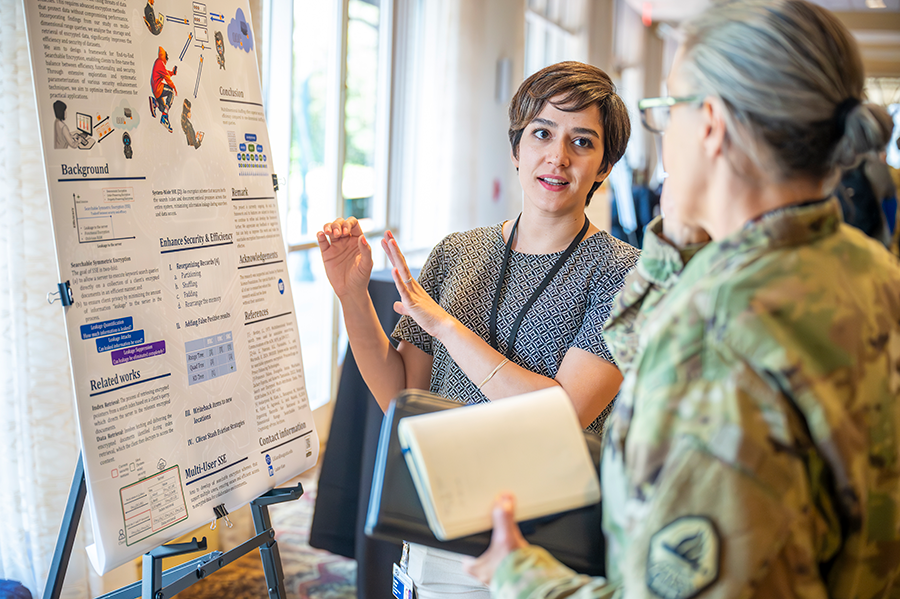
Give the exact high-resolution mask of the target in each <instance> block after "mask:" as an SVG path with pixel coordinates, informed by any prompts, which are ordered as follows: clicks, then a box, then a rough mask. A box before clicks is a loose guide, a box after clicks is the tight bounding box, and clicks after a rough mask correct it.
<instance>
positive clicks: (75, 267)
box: [24, 0, 319, 573]
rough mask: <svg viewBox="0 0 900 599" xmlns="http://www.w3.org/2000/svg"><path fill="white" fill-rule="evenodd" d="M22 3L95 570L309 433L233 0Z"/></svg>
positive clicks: (245, 492)
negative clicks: (67, 296)
mask: <svg viewBox="0 0 900 599" xmlns="http://www.w3.org/2000/svg"><path fill="white" fill-rule="evenodd" d="M24 5H25V11H26V20H27V27H28V41H29V50H30V53H31V60H32V65H33V70H34V81H35V94H36V101H37V106H38V118H39V121H40V135H41V140H42V142H43V151H44V164H45V167H46V176H47V180H48V183H49V191H50V204H51V212H52V221H53V231H54V237H55V244H56V252H57V259H58V262H59V274H60V280H61V281H62V282H64V283H67V284H68V285H69V288H70V290H71V295H72V298H73V303H72V305H71V306H69V307H67V308H65V320H66V329H67V334H68V344H69V353H70V356H71V361H72V373H73V378H74V386H75V396H76V401H77V404H78V406H77V408H78V409H77V412H78V421H79V427H80V433H81V440H82V451H83V459H84V466H85V473H86V478H87V486H88V505H89V508H90V510H91V514H92V516H93V517H92V521H93V526H94V530H93V533H94V545H92V546H91V547H89V549H88V552H89V554H90V557H91V560H92V561H93V563H94V566H95V568H96V570H97V571H98V572H100V573H104V572H106V571H108V570H110V569H112V568H114V567H116V566H118V565H120V564H123V563H125V562H126V561H128V560H130V559H132V558H134V557H136V556H138V555H141V554H142V553H145V552H146V551H148V550H150V549H152V548H154V547H156V546H158V545H160V544H162V543H165V542H167V541H170V540H172V539H173V538H176V537H177V536H179V535H181V534H183V533H185V532H188V531H190V530H193V529H195V528H197V527H199V526H202V525H204V524H210V523H211V522H213V520H215V512H214V508H216V507H218V506H224V507H225V509H226V510H227V511H228V512H231V511H233V510H235V509H237V508H239V507H241V506H242V505H245V504H246V503H248V502H249V501H251V500H253V499H255V498H256V497H258V496H259V495H261V494H263V493H264V492H266V491H267V490H268V489H270V488H272V487H275V486H276V485H279V484H281V483H284V482H286V481H287V480H289V479H291V478H293V477H294V476H296V475H297V474H299V473H301V472H303V471H304V470H306V469H308V468H310V467H312V466H313V465H314V464H315V463H316V460H317V458H318V449H319V442H318V438H317V436H316V431H315V428H314V425H313V419H312V413H311V411H310V408H309V404H308V401H307V396H306V387H305V383H304V376H303V367H302V362H301V356H300V339H299V335H298V329H297V316H298V315H297V314H295V312H294V302H293V299H292V297H291V288H290V285H289V276H288V271H287V266H286V256H285V248H284V242H283V240H282V237H281V229H280V225H279V217H278V209H277V201H276V197H275V190H274V186H273V177H272V175H273V170H272V157H271V153H270V152H271V148H270V147H269V138H268V133H267V130H266V120H265V115H264V111H263V104H262V94H261V91H260V84H259V74H258V69H257V57H256V52H257V47H258V44H257V40H256V39H255V37H254V35H253V28H252V27H251V15H250V13H249V7H248V5H247V3H246V2H245V1H240V0H219V1H216V2H191V1H186V0H155V1H154V0H28V1H27V2H25V3H24ZM276 126H277V125H276ZM48 242H49V240H48ZM306 317H309V315H306ZM73 457H74V456H73Z"/></svg>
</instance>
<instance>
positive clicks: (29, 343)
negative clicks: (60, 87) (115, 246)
mask: <svg viewBox="0 0 900 599" xmlns="http://www.w3.org/2000/svg"><path fill="white" fill-rule="evenodd" d="M28 1H30V0H28ZM23 10H24V9H23V4H22V0H0V48H2V56H3V60H4V68H3V76H2V77H0V98H2V99H0V190H2V193H0V386H2V387H0V578H2V579H10V580H17V581H19V582H21V583H22V584H24V585H25V586H26V587H28V588H29V589H30V590H31V591H32V593H33V594H35V595H36V596H40V593H42V592H43V587H44V584H45V582H46V576H47V570H48V568H49V565H50V560H51V558H52V555H53V550H54V547H55V544H56V537H57V532H58V529H59V525H60V521H61V518H62V513H63V510H64V508H65V504H66V498H67V496H68V491H69V486H70V484H71V482H72V472H73V470H74V467H75V462H76V459H77V457H78V440H77V429H76V421H75V412H74V401H73V399H72V383H71V374H70V369H69V359H68V352H67V349H66V336H65V329H64V322H63V312H62V308H61V307H60V304H59V302H57V303H55V304H53V305H49V304H48V303H47V300H46V296H47V292H48V291H51V290H53V289H55V288H56V283H57V280H56V279H57V269H56V255H55V251H54V246H53V235H52V232H51V227H50V211H49V207H48V202H47V186H46V181H45V178H44V168H43V164H42V161H41V145H40V143H41V142H40V137H39V135H38V122H37V116H36V109H35V104H34V92H33V89H32V80H31V69H30V66H29V59H28V46H27V44H26V41H25V18H24V13H23ZM83 537H84V535H83V533H80V534H79V539H78V540H77V541H76V545H75V548H74V551H73V555H72V561H71V562H70V565H69V568H68V573H67V576H66V584H65V590H64V593H63V594H64V596H65V597H87V596H88V592H89V591H88V568H89V566H88V564H87V560H86V557H85V553H84V539H83Z"/></svg>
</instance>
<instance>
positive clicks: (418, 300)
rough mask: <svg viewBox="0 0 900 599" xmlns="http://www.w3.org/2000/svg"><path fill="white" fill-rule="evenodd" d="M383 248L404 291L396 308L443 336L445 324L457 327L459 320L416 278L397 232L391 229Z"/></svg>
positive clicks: (433, 334) (436, 336)
mask: <svg viewBox="0 0 900 599" xmlns="http://www.w3.org/2000/svg"><path fill="white" fill-rule="evenodd" d="M381 247H382V248H384V252H385V253H386V254H387V256H388V259H389V260H390V261H391V265H392V266H393V267H394V268H393V270H392V271H391V274H392V275H393V277H394V284H395V285H396V286H397V291H398V292H399V293H400V301H399V302H394V311H395V312H397V314H405V315H407V316H410V317H412V319H413V320H415V321H416V323H417V324H418V325H419V326H420V327H422V328H423V329H424V330H425V332H427V333H428V334H429V335H431V336H432V337H435V338H437V339H441V338H442V335H443V334H444V333H445V332H446V331H445V327H447V326H453V323H454V322H456V320H455V319H454V318H453V317H452V316H450V315H449V314H447V311H446V310H444V309H443V308H441V307H440V306H439V305H438V303H437V302H435V301H434V300H433V299H432V298H431V296H430V295H428V292H426V291H425V289H424V288H422V286H421V285H419V282H418V281H416V280H415V278H413V276H412V273H411V272H410V271H409V266H407V265H406V258H404V257H403V253H402V252H401V251H400V246H398V245H397V240H396V239H394V235H393V233H391V232H390V231H387V232H386V233H385V234H384V239H382V240H381Z"/></svg>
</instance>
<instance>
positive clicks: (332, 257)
mask: <svg viewBox="0 0 900 599" xmlns="http://www.w3.org/2000/svg"><path fill="white" fill-rule="evenodd" d="M316 241H318V242H319V251H321V252H322V261H323V262H324V263H325V275H326V276H327V277H328V282H329V283H331V287H332V288H333V289H334V292H335V294H336V295H337V296H338V298H341V299H343V298H344V297H347V296H349V295H351V294H354V293H365V292H366V288H367V286H368V284H369V276H370V275H371V274H372V248H371V247H370V246H369V242H368V241H366V236H365V235H363V231H362V228H361V227H360V226H359V221H358V220H356V218H355V217H353V216H351V217H350V218H348V219H346V220H344V219H343V218H339V219H337V220H336V221H334V222H331V223H325V225H324V226H323V227H322V230H321V231H319V232H318V233H316Z"/></svg>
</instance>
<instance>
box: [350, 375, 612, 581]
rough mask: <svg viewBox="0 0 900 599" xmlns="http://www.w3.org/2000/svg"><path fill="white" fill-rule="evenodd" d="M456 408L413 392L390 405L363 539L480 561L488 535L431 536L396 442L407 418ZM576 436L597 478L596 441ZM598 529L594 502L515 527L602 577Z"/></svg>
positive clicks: (598, 448)
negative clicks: (415, 545) (437, 550)
mask: <svg viewBox="0 0 900 599" xmlns="http://www.w3.org/2000/svg"><path fill="white" fill-rule="evenodd" d="M504 401H510V400H504ZM501 403H503V402H495V405H500V404H501ZM459 407H465V406H463V405H462V404H459V403H457V402H454V401H450V400H447V399H444V398H441V397H439V396H436V395H434V394H431V393H427V392H424V391H417V390H407V391H404V392H403V393H401V394H400V395H399V396H398V397H397V398H396V399H394V400H393V401H392V402H391V406H390V407H389V409H388V411H387V412H386V413H385V416H384V420H383V422H382V427H381V433H380V438H379V443H378V451H377V454H376V460H375V468H374V473H373V480H372V491H371V495H370V498H369V509H368V513H367V518H366V526H365V530H366V534H367V535H368V536H370V537H372V538H375V539H381V540H386V541H391V542H395V543H396V542H399V541H403V540H406V541H409V542H415V543H420V544H423V545H428V546H431V547H437V548H440V549H445V550H448V551H454V552H457V553H463V554H467V555H473V556H474V555H480V554H481V553H483V552H484V550H485V549H487V546H488V544H489V542H490V531H489V530H487V531H485V532H480V533H476V534H466V535H465V536H462V537H459V538H453V539H449V537H446V536H445V538H447V539H448V540H440V539H439V538H438V537H437V536H435V534H434V533H433V532H432V529H431V528H430V527H429V523H428V517H427V516H426V513H425V509H423V507H422V502H421V501H420V500H419V494H418V493H417V491H416V486H415V483H414V482H413V477H412V475H411V474H410V469H409V467H408V466H407V462H406V458H405V457H404V455H403V451H402V448H401V445H400V441H399V437H398V427H399V425H400V422H401V420H402V419H404V418H406V417H408V416H418V415H422V414H431V413H436V412H441V411H444V410H455V409H456V408H459ZM478 408H479V406H470V407H467V408H466V409H467V410H474V409H478ZM404 428H405V427H404ZM581 436H582V437H583V440H584V446H585V449H586V450H587V453H588V455H589V459H590V463H591V467H592V468H593V469H594V471H595V472H596V473H599V464H600V453H601V440H600V438H599V437H598V436H596V435H593V434H589V433H581ZM538 480H540V478H539V479H538ZM588 493H589V491H588ZM600 525H601V507H600V503H599V502H596V503H593V504H592V505H587V506H585V507H580V508H577V509H572V510H568V511H563V512H561V513H553V514H550V515H546V516H543V517H538V518H533V519H530V520H526V521H524V522H520V523H519V526H520V528H521V529H522V532H523V534H524V535H525V538H526V539H527V540H528V541H529V542H530V543H533V544H536V545H540V546H542V547H544V548H545V549H547V550H548V551H549V552H550V553H551V554H552V555H554V556H555V557H556V558H557V559H559V560H560V561H561V562H562V563H564V564H566V565H567V566H569V567H571V568H573V569H574V570H576V571H578V572H582V573H585V574H590V575H602V574H603V573H604V571H605V567H604V555H605V551H604V540H603V535H602V532H601V528H600ZM488 526H490V525H489V524H488ZM482 528H483V526H482Z"/></svg>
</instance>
